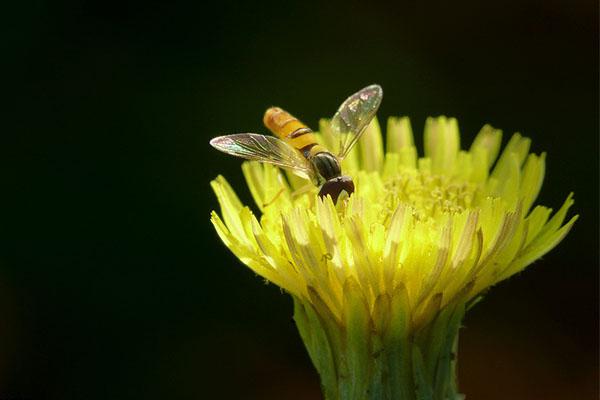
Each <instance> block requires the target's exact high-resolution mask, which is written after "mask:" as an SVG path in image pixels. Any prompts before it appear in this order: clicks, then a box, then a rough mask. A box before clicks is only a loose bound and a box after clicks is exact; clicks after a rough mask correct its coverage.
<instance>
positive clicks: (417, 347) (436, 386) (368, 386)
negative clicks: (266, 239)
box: [294, 298, 465, 400]
mask: <svg viewBox="0 0 600 400" xmlns="http://www.w3.org/2000/svg"><path fill="white" fill-rule="evenodd" d="M319 310H321V312H319ZM464 312H465V305H464V304H463V303H460V304H450V305H448V306H446V307H445V308H444V309H442V310H440V311H439V313H438V314H437V315H436V317H435V318H434V319H433V320H432V321H431V322H429V323H427V324H426V325H425V326H422V327H421V328H420V329H418V330H417V331H415V332H411V330H410V329H408V328H407V329H402V326H404V327H405V328H406V327H407V326H408V325H407V321H406V318H404V320H403V321H401V322H403V323H404V325H403V324H402V323H396V322H397V321H394V320H393V319H397V320H398V319H400V320H401V319H402V318H403V316H401V315H400V316H399V315H389V317H390V322H389V323H384V324H381V323H377V322H373V321H372V320H370V319H371V318H372V317H371V316H368V315H367V316H364V315H363V316H361V317H363V319H365V318H366V319H369V320H370V322H369V323H368V326H369V329H368V330H365V335H363V336H361V335H360V333H357V328H356V327H357V326H360V325H354V324H352V325H350V324H347V325H350V327H349V328H348V327H347V326H343V325H344V324H343V323H340V322H339V321H336V320H335V319H334V318H332V316H331V314H327V313H323V312H322V308H320V307H319V308H316V307H314V306H313V305H312V304H310V303H308V302H305V301H301V300H299V299H297V298H294V319H295V321H296V325H297V326H298V330H299V332H300V336H301V337H302V340H303V341H304V344H305V346H306V348H307V350H308V353H309V355H310V358H311V360H312V362H313V364H314V366H315V368H316V369H317V371H318V373H319V375H320V378H321V386H322V388H323V393H324V396H325V399H326V400H459V399H463V398H464V397H463V396H462V395H461V394H459V393H458V388H457V383H456V345H457V341H458V331H459V329H460V324H461V321H462V318H463V316H464ZM323 314H327V315H323ZM353 319H356V317H355V318H350V319H349V321H352V320H353ZM378 326H385V327H386V328H385V329H384V331H382V332H378V329H376V328H375V327H378ZM359 338H362V339H360V340H357V339H359ZM364 354H367V357H363V356H361V357H360V358H357V355H364ZM357 359H360V360H361V362H360V363H357V362H356V360H357Z"/></svg>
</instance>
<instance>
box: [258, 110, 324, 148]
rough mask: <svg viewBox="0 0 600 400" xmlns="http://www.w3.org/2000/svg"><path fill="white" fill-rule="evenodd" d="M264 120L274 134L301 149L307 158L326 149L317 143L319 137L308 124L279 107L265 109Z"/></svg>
mask: <svg viewBox="0 0 600 400" xmlns="http://www.w3.org/2000/svg"><path fill="white" fill-rule="evenodd" d="M263 122H264V124H265V126H266V127H267V128H269V130H270V131H271V132H273V134H275V135H276V136H277V137H279V138H280V139H282V140H285V141H286V142H287V143H289V144H290V146H292V147H294V148H295V149H298V150H300V151H301V152H302V153H303V154H304V155H305V156H306V157H307V158H308V157H309V156H312V155H314V154H316V153H317V152H319V151H326V149H325V148H322V146H320V145H318V144H317V139H316V138H315V135H314V133H313V131H312V130H311V129H310V128H309V127H308V126H306V125H304V124H303V123H302V122H300V121H299V120H298V118H296V117H294V116H293V115H291V114H290V113H288V112H287V111H285V110H282V109H281V108H279V107H271V108H269V109H268V110H267V111H265V116H264V117H263Z"/></svg>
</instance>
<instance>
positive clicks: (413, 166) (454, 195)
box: [212, 117, 577, 400]
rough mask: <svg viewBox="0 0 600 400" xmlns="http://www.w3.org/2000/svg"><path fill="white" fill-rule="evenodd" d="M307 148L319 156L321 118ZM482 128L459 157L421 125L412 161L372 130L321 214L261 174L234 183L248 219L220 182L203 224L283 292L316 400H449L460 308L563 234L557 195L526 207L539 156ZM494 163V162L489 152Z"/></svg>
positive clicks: (442, 134)
mask: <svg viewBox="0 0 600 400" xmlns="http://www.w3.org/2000/svg"><path fill="white" fill-rule="evenodd" d="M319 128H320V129H319V131H320V134H319V140H320V141H321V142H322V143H323V144H324V145H331V141H332V140H333V137H332V135H331V133H330V131H329V125H328V121H326V120H322V121H321V123H320V127H319ZM501 137H502V133H501V131H499V130H497V129H494V128H492V127H490V126H487V125H486V126H485V127H483V128H482V130H481V131H480V132H479V134H478V135H477V137H476V138H475V140H474V141H473V143H472V144H471V146H470V148H469V149H468V150H461V145H460V134H459V132H458V124H457V122H456V120H454V119H448V118H445V117H440V118H430V119H428V121H427V123H426V126H425V132H424V148H425V149H424V150H425V151H424V155H423V156H422V157H419V156H418V154H417V150H416V148H415V146H414V140H413V135H412V129H411V126H410V122H409V120H408V119H407V118H390V119H389V120H388V123H387V138H386V151H384V147H383V138H382V135H381V130H380V128H379V124H378V122H377V120H376V119H375V120H373V121H372V122H371V125H370V126H369V128H368V131H367V132H366V133H365V134H364V135H363V138H362V139H361V142H360V143H359V144H358V145H357V146H356V148H355V149H354V150H353V151H352V152H351V153H350V154H349V156H348V157H347V158H346V159H345V160H344V163H343V170H344V172H345V173H347V174H349V175H351V176H352V178H353V180H354V182H355V185H356V191H355V193H354V194H352V196H350V197H349V198H348V197H346V198H343V199H339V200H338V201H337V202H336V203H335V204H334V202H333V201H332V200H331V198H330V197H326V198H324V199H320V198H319V197H317V196H316V191H317V189H316V188H311V189H309V190H306V189H305V188H306V186H305V185H306V183H305V182H304V181H302V180H301V179H299V178H297V177H295V176H293V175H291V174H288V175H287V177H286V176H284V174H282V172H281V171H280V170H279V169H277V168H275V167H273V166H271V165H267V164H260V163H256V162H246V163H244V164H243V172H244V175H245V177H246V181H247V182H248V187H249V189H250V192H251V194H252V196H253V197H254V200H255V202H256V205H257V207H258V209H259V210H260V213H261V215H260V217H259V218H257V217H256V216H255V215H254V213H253V212H252V211H251V210H250V208H248V207H246V206H243V205H242V203H241V202H240V201H239V199H238V198H237V196H236V194H235V192H234V191H233V189H232V188H231V187H230V186H229V184H228V183H227V182H226V180H225V179H224V178H223V177H218V178H217V179H215V180H214V181H213V182H212V187H213V189H214V191H215V193H216V195H217V198H218V200H219V203H220V206H221V216H222V217H221V216H219V215H218V214H217V213H216V212H213V214H212V222H213V224H214V226H215V228H216V230H217V233H218V234H219V236H220V238H221V239H222V240H223V242H224V243H225V244H226V245H227V246H228V247H229V248H230V249H231V251H232V252H233V253H234V254H235V255H236V256H237V257H238V258H239V259H240V260H241V261H242V262H243V263H244V264H246V265H247V266H248V267H250V268H251V269H252V270H253V271H255V272H256V273H257V274H259V275H261V276H262V277H264V278H265V279H267V280H268V281H270V282H272V283H274V284H276V285H278V286H279V287H281V288H283V289H284V290H285V291H287V292H288V293H289V294H290V295H291V296H292V297H293V299H294V319H295V321H296V325H297V326H298V330H299V332H300V336H301V338H302V340H303V342H304V344H305V346H306V348H307V350H308V353H309V355H310V358H311V360H312V362H313V364H314V366H315V368H316V369H317V371H318V372H319V375H320V377H321V384H322V387H323V392H324V395H325V398H326V399H329V400H338V399H339V400H364V399H401V400H429V399H431V400H455V399H461V398H462V396H461V395H460V394H459V391H458V385H457V382H456V360H457V348H456V346H457V342H458V332H459V329H460V326H461V321H462V319H463V316H464V313H465V311H466V310H467V309H468V308H469V307H470V306H471V305H472V304H474V302H476V301H477V300H478V299H479V297H480V296H481V294H482V293H483V292H484V291H485V290H487V289H488V288H489V287H491V286H493V285H495V284H496V283H498V282H500V281H502V280H504V279H507V278H509V277H510V276H512V275H514V274H515V273H517V272H519V271H522V270H523V269H524V268H525V267H526V266H527V265H529V264H531V263H532V262H533V261H535V260H536V259H538V258H539V257H541V256H542V255H544V254H545V253H547V252H548V251H550V250H551V249H552V248H553V247H554V246H556V245H557V244H558V243H559V242H560V241H561V240H562V239H563V238H564V237H565V235H566V234H567V233H568V231H569V230H570V228H571V227H572V225H573V223H574V222H575V220H576V219H577V216H575V217H573V218H571V219H570V220H569V221H568V222H567V223H564V221H565V217H566V214H567V211H568V209H569V207H570V206H571V205H572V204H573V200H572V196H571V195H569V196H568V197H567V200H566V201H565V203H564V204H563V206H562V207H561V208H560V209H559V210H558V211H557V212H556V213H555V214H554V215H553V216H552V217H551V213H552V210H551V209H549V208H547V207H543V206H535V207H534V202H535V199H536V197H537V195H538V193H539V191H540V189H541V185H542V181H543V178H544V173H545V154H543V153H542V154H541V155H536V154H530V153H529V148H530V144H531V142H530V140H529V139H528V138H525V137H522V136H521V135H520V134H514V135H513V136H512V137H511V139H510V140H509V142H508V144H507V145H506V146H505V148H504V151H502V152H500V147H501V146H500V145H501ZM499 154H500V156H499V157H498V155H499Z"/></svg>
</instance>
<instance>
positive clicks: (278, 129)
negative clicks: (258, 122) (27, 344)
mask: <svg viewBox="0 0 600 400" xmlns="http://www.w3.org/2000/svg"><path fill="white" fill-rule="evenodd" d="M382 97H383V90H382V89H381V86H379V85H370V86H367V87H366V88H364V89H361V90H359V91H358V92H356V93H354V94H353V95H351V96H350V97H348V98H347V99H346V100H345V101H344V102H343V103H342V105H341V106H340V107H339V109H338V110H337V112H336V113H335V115H334V116H333V118H332V119H331V123H330V127H331V131H332V133H333V135H334V138H336V141H337V142H338V143H337V146H336V147H337V148H336V149H332V151H333V152H332V151H330V150H329V149H327V148H326V147H325V146H323V145H321V144H318V143H317V140H316V138H315V135H314V133H313V131H312V130H311V129H310V128H309V127H308V126H306V125H305V124H303V123H302V122H300V121H299V120H298V119H297V118H296V117H294V116H292V115H291V114H290V113H288V112H287V111H284V110H282V109H281V108H279V107H271V108H269V109H268V110H267V111H266V112H265V115H264V117H263V122H264V124H265V126H266V127H267V128H268V129H269V130H270V131H271V132H273V134H275V135H276V136H277V137H274V136H264V135H259V134H256V133H238V134H234V135H226V136H218V137H216V138H214V139H212V140H211V141H210V144H211V145H212V146H213V147H214V148H216V149H217V150H220V151H222V152H224V153H227V154H231V155H234V156H237V157H242V158H246V159H248V160H256V161H261V162H265V163H270V164H274V165H277V166H279V167H281V168H285V169H289V170H291V171H292V172H294V173H295V174H296V175H299V176H301V177H304V178H306V179H310V180H311V181H312V182H313V183H314V184H315V185H316V186H320V187H321V188H320V190H319V196H320V197H325V196H327V195H330V196H331V199H332V200H333V202H334V203H335V202H337V199H338V197H339V196H340V194H341V193H342V192H344V191H345V192H346V193H347V194H348V195H351V194H352V193H353V192H354V182H353V181H352V178H350V177H349V176H345V175H342V169H341V162H342V160H343V159H344V157H346V156H347V155H348V153H349V152H350V150H351V149H352V147H354V145H355V144H356V142H357V141H358V139H360V137H361V135H362V134H363V132H364V131H365V129H366V127H367V126H368V125H369V123H370V122H371V120H372V119H373V117H374V116H375V113H376V112H377V109H378V108H379V105H380V104H381V99H382Z"/></svg>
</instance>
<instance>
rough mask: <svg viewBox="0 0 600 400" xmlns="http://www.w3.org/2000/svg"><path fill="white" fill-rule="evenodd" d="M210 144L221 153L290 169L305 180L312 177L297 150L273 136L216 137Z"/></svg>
mask: <svg viewBox="0 0 600 400" xmlns="http://www.w3.org/2000/svg"><path fill="white" fill-rule="evenodd" d="M210 144H211V146H213V147H214V148H215V149H217V150H220V151H222V152H223V153H227V154H230V155H232V156H236V157H242V158H245V159H248V160H255V161H261V162H265V163H270V164H274V165H277V166H278V167H281V168H286V169H290V170H292V171H293V172H294V173H296V174H297V175H300V176H302V177H303V178H306V179H312V178H313V176H314V172H313V169H312V166H311V164H310V163H309V162H308V160H307V159H306V158H304V157H303V156H302V154H301V153H300V152H299V151H298V150H296V149H294V148H293V147H291V146H289V145H288V144H287V143H285V142H284V141H283V140H280V139H278V138H276V137H273V136H264V135H259V134H256V133H238V134H235V135H226V136H218V137H216V138H214V139H212V140H211V141H210Z"/></svg>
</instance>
